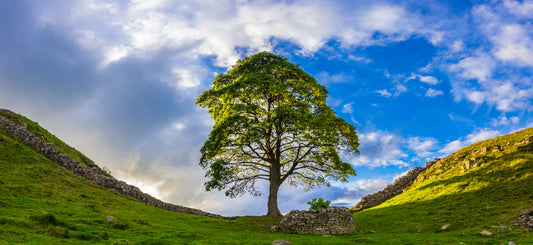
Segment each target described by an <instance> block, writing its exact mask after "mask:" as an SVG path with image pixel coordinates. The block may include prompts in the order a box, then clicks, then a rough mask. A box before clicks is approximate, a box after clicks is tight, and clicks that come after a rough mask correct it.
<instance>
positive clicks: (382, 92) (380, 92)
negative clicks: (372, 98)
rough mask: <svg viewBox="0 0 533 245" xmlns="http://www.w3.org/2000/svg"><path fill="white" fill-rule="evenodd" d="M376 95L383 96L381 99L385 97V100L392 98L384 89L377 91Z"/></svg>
mask: <svg viewBox="0 0 533 245" xmlns="http://www.w3.org/2000/svg"><path fill="white" fill-rule="evenodd" d="M376 93H378V94H379V95H380V96H383V97H386V98H388V97H391V96H392V94H391V93H390V92H389V91H387V90H386V89H382V90H377V91H376Z"/></svg>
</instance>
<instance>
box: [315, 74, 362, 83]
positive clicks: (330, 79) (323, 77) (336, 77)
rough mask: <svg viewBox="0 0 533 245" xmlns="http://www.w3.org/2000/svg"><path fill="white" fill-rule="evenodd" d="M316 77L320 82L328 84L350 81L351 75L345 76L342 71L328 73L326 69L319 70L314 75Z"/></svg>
mask: <svg viewBox="0 0 533 245" xmlns="http://www.w3.org/2000/svg"><path fill="white" fill-rule="evenodd" d="M316 79H317V80H318V82H319V83H321V84H329V83H347V82H351V81H352V80H353V77H350V76H346V74H343V73H340V74H333V75H330V74H329V73H327V72H326V71H321V72H320V73H318V74H317V75H316Z"/></svg>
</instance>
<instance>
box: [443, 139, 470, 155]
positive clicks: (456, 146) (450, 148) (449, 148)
mask: <svg viewBox="0 0 533 245" xmlns="http://www.w3.org/2000/svg"><path fill="white" fill-rule="evenodd" d="M464 146H465V145H464V143H463V142H462V141H460V140H454V141H452V142H450V143H448V144H446V146H444V148H443V149H442V150H440V151H439V153H442V154H445V155H449V154H452V153H454V152H456V151H458V150H460V149H461V148H463V147H464Z"/></svg>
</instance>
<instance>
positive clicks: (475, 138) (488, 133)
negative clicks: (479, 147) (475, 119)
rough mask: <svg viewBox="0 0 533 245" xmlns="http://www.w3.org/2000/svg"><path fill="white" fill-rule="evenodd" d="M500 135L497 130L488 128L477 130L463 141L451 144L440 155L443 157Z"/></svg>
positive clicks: (455, 141) (458, 140)
mask: <svg viewBox="0 0 533 245" xmlns="http://www.w3.org/2000/svg"><path fill="white" fill-rule="evenodd" d="M499 135H501V133H500V132H499V131H497V130H493V129H488V128H485V129H477V130H475V131H474V132H472V133H470V134H468V135H467V136H466V137H464V138H462V139H457V140H454V141H452V142H449V143H448V144H446V146H445V147H444V148H443V149H442V150H440V151H439V153H441V154H443V155H449V154H451V153H454V152H456V151H458V150H460V149H461V148H463V147H466V146H468V145H471V144H474V143H476V142H479V141H483V140H486V139H490V138H494V137H496V136H499Z"/></svg>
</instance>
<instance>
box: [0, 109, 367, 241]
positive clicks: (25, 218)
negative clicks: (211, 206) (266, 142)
mask: <svg viewBox="0 0 533 245" xmlns="http://www.w3.org/2000/svg"><path fill="white" fill-rule="evenodd" d="M11 117H21V116H20V115H16V114H13V115H11ZM17 120H20V122H24V123H27V124H28V125H29V126H30V127H33V130H34V133H37V134H41V135H46V134H49V133H48V132H46V131H42V129H40V127H38V125H37V124H36V123H33V122H31V121H29V120H28V119H26V118H23V117H21V118H17ZM48 137H50V138H53V139H54V140H55V141H54V142H55V144H56V145H62V144H64V143H63V142H59V140H58V139H57V138H55V137H51V135H49V136H47V138H48ZM71 149H72V148H71ZM74 151H75V150H74ZM75 154H78V155H79V156H81V155H82V154H81V153H79V152H77V151H76V152H75ZM107 216H114V217H117V218H118V219H119V220H118V221H110V222H108V221H107V220H106V218H107ZM277 223H279V219H277V220H276V219H274V220H272V219H270V218H266V217H240V218H237V219H234V220H222V219H214V218H208V217H203V216H195V215H189V214H183V213H176V212H170V211H166V210H161V209H157V208H155V207H152V206H148V205H146V204H144V203H141V202H139V201H136V200H133V199H131V198H127V197H124V196H122V195H119V194H117V193H116V192H112V191H109V190H106V189H104V188H102V187H99V186H96V185H94V184H92V183H90V182H88V181H86V180H85V179H83V178H81V177H78V176H75V175H73V174H72V173H70V172H68V171H67V170H65V169H63V168H62V167H59V166H58V165H57V164H55V163H53V162H51V161H50V160H48V159H47V158H45V157H43V156H41V155H40V154H38V153H37V152H36V151H35V150H33V149H31V148H29V147H27V146H26V145H24V144H22V143H21V142H20V140H18V139H14V138H12V137H10V136H8V135H6V134H5V132H4V131H3V130H2V128H1V127H0V244H74V243H76V244H95V243H97V244H115V243H118V244H271V243H272V242H273V241H274V240H277V239H283V240H288V241H291V242H292V243H293V244H347V243H351V242H353V241H354V240H356V239H363V240H364V238H359V237H357V236H356V235H354V236H339V237H321V236H304V235H296V234H286V233H271V232H270V225H271V224H277Z"/></svg>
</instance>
